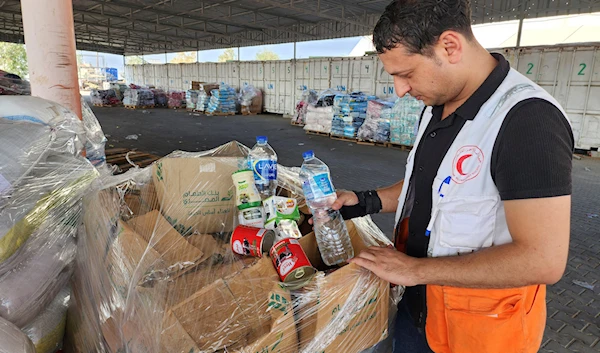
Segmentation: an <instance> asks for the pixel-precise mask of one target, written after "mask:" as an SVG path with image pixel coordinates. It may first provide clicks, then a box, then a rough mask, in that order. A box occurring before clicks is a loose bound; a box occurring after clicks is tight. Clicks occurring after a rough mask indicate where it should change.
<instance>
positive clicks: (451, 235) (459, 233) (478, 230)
mask: <svg viewBox="0 0 600 353" xmlns="http://www.w3.org/2000/svg"><path fill="white" fill-rule="evenodd" d="M498 202H499V199H498V197H484V198H481V197H477V198H475V197H473V198H465V197H452V196H450V197H448V199H444V201H443V202H441V203H440V205H439V217H440V228H439V232H438V237H439V244H440V245H441V246H443V247H446V248H453V249H457V250H459V251H461V250H462V251H463V252H464V251H474V250H479V249H481V248H487V247H490V246H492V244H493V242H494V228H495V226H496V208H497V205H498Z"/></svg>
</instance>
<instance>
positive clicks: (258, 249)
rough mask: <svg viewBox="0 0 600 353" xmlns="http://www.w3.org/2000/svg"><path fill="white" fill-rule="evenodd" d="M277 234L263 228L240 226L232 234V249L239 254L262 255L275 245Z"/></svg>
mask: <svg viewBox="0 0 600 353" xmlns="http://www.w3.org/2000/svg"><path fill="white" fill-rule="evenodd" d="M274 238H275V235H274V234H273V232H272V231H269V230H267V229H261V228H253V227H246V226H238V227H237V228H235V230H234V231H233V234H232V235H231V250H233V252H234V253H236V254H238V255H244V256H255V257H262V254H263V252H268V251H269V249H270V248H271V245H273V241H274Z"/></svg>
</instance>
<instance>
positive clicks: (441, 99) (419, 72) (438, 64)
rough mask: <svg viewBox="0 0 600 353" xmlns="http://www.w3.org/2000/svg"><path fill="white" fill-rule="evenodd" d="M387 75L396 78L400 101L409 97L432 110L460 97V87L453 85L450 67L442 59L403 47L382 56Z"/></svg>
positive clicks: (454, 83)
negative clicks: (457, 88) (420, 101)
mask: <svg viewBox="0 0 600 353" xmlns="http://www.w3.org/2000/svg"><path fill="white" fill-rule="evenodd" d="M379 59H381V62H382V63H383V66H384V68H385V71H387V73H388V74H390V75H392V77H393V78H394V88H395V90H396V94H397V95H398V96H399V97H402V96H404V94H406V93H409V94H410V95H411V96H413V97H415V98H417V99H420V100H422V101H423V102H425V104H426V105H428V106H433V105H442V104H445V103H446V102H448V101H449V100H450V99H452V98H454V97H455V96H456V94H457V93H456V87H457V83H456V82H453V80H452V78H451V75H450V72H449V70H448V67H447V66H446V65H444V63H443V62H442V61H441V60H440V59H439V58H438V56H437V54H436V53H435V52H434V53H433V56H431V57H429V56H425V55H421V54H410V53H408V51H406V49H405V48H404V47H403V46H402V45H398V46H397V47H395V48H393V49H391V50H386V51H385V52H384V53H382V54H379Z"/></svg>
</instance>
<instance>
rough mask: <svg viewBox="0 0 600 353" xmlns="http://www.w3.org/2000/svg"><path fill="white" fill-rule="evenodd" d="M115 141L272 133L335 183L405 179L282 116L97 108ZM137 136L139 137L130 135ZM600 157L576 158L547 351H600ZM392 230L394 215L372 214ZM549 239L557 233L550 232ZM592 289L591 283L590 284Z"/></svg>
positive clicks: (279, 146) (139, 144)
mask: <svg viewBox="0 0 600 353" xmlns="http://www.w3.org/2000/svg"><path fill="white" fill-rule="evenodd" d="M93 110H94V112H95V113H96V116H97V118H98V120H99V121H100V124H101V125H102V127H103V130H104V133H105V134H106V136H107V138H108V140H109V142H108V143H107V146H106V148H112V147H124V148H129V149H137V150H139V151H143V152H148V153H152V154H157V155H161V156H163V155H166V154H168V153H169V152H171V151H173V150H178V149H179V150H186V151H202V150H206V149H210V148H213V147H216V146H219V145H221V144H223V143H226V142H229V141H231V140H237V141H239V142H241V143H243V144H245V145H247V146H249V147H251V146H252V145H253V144H254V138H255V136H256V135H267V136H268V137H269V143H270V144H271V146H273V148H274V149H275V150H276V152H277V153H278V156H279V162H280V164H282V165H286V166H300V165H301V163H302V152H303V151H305V150H308V149H312V150H314V151H315V154H316V155H317V157H319V158H321V159H322V160H323V161H324V162H325V163H327V164H328V165H329V167H330V169H331V172H332V177H333V182H334V184H335V186H336V187H337V188H345V189H354V190H365V189H373V188H377V187H380V186H385V185H389V184H392V183H394V182H396V181H398V180H400V179H401V178H403V176H404V162H405V161H406V157H407V155H408V153H407V152H404V151H400V150H397V149H391V148H384V147H376V146H364V145H357V144H356V143H352V142H348V141H337V140H332V139H330V138H328V137H324V136H315V135H307V134H305V133H304V131H303V130H302V128H300V127H296V126H291V125H290V124H289V119H283V118H282V117H281V116H280V115H259V116H227V117H207V116H204V115H200V114H191V113H188V112H186V111H173V110H168V109H149V110H145V111H142V110H126V109H124V108H118V107H111V108H96V107H94V108H93ZM129 135H137V138H138V139H137V140H128V139H126V137H127V136H129ZM599 215H600V160H599V159H591V158H585V157H584V158H583V159H582V160H574V161H573V210H572V222H573V223H572V227H571V229H572V234H571V249H570V257H569V264H568V267H567V271H566V273H565V276H564V277H563V279H562V280H561V281H560V282H559V283H558V284H556V285H554V286H551V287H549V290H548V323H547V327H546V334H545V337H544V342H543V348H542V350H541V352H600V328H599V326H600V216H599ZM373 218H374V220H375V221H376V223H377V224H378V225H379V226H380V227H381V229H382V230H383V231H384V232H385V233H386V234H388V235H390V234H391V232H392V227H393V215H376V216H374V217H373ZM548 236H552V235H551V234H549V235H548ZM585 287H588V288H585Z"/></svg>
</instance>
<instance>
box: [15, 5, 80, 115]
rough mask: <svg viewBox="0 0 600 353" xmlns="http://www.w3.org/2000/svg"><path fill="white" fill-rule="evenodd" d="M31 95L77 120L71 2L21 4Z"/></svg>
mask: <svg viewBox="0 0 600 353" xmlns="http://www.w3.org/2000/svg"><path fill="white" fill-rule="evenodd" d="M21 12H22V17H23V30H24V32H25V44H26V50H27V63H28V65H29V80H30V82H31V94H32V95H34V96H38V97H41V98H45V99H49V100H52V101H55V102H57V103H60V104H62V105H64V106H66V107H67V108H69V109H71V110H72V111H73V112H74V113H75V114H77V116H79V118H80V119H81V117H82V116H81V95H80V94H79V82H78V76H77V54H76V49H75V28H74V25H73V4H72V2H71V0H44V1H39V0H21Z"/></svg>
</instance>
